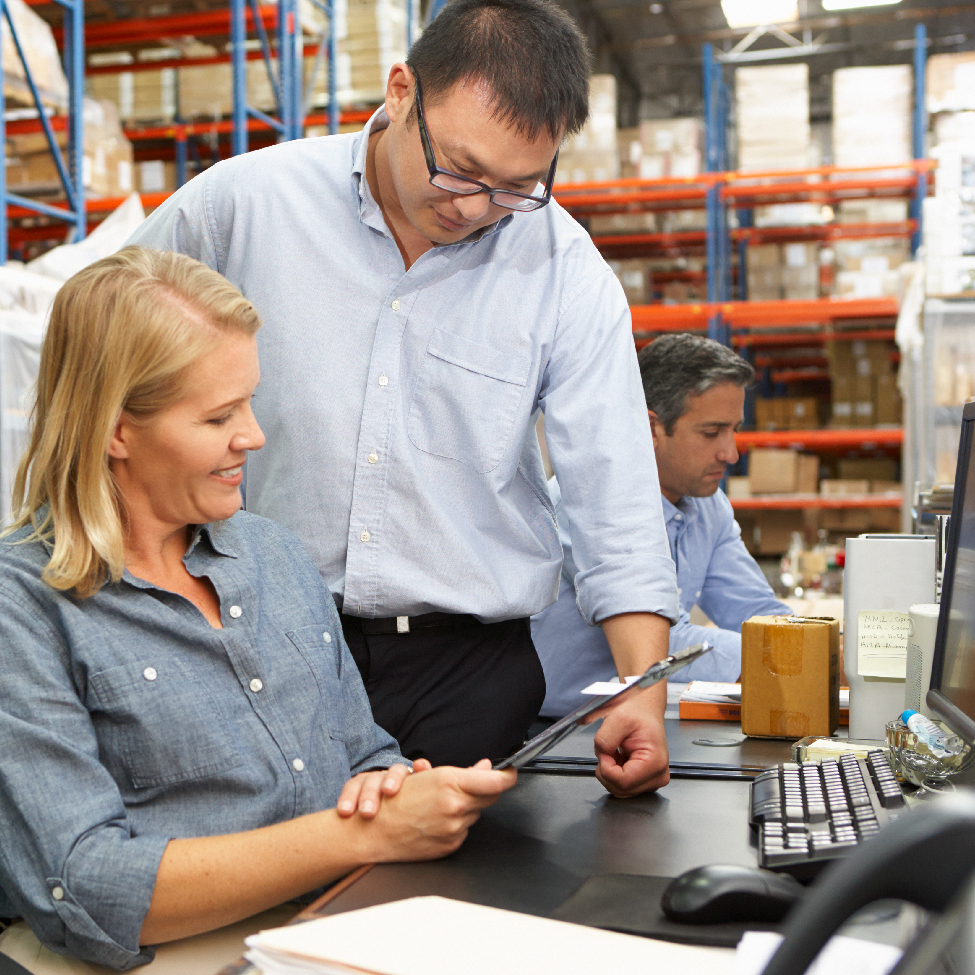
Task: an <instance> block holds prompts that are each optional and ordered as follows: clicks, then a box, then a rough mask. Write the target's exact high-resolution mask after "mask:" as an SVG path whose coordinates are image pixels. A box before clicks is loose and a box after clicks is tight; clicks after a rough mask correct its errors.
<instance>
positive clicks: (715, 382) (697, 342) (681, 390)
mask: <svg viewBox="0 0 975 975" xmlns="http://www.w3.org/2000/svg"><path fill="white" fill-rule="evenodd" d="M639 360H640V376H641V377H642V379H643V395H644V396H645V397H646V400H647V409H648V410H653V412H654V413H656V414H657V419H658V420H659V421H660V423H661V424H662V426H663V428H664V430H665V431H666V433H667V436H668V437H669V436H672V435H673V432H674V424H675V423H676V422H677V421H678V420H679V419H680V418H681V417H682V416H683V415H684V414H685V413H686V412H687V400H688V398H689V397H692V396H700V395H701V394H702V393H706V392H707V391H708V390H709V389H713V388H714V387H715V386H721V385H723V384H724V383H734V384H735V385H736V386H738V387H739V388H741V389H744V388H745V387H746V386H750V385H751V384H752V381H753V380H754V379H755V370H754V369H753V368H752V367H751V365H749V363H747V362H746V361H745V360H744V359H742V357H741V356H740V355H737V354H736V353H734V352H732V351H731V349H729V348H728V347H727V346H725V345H722V344H721V343H720V342H715V341H713V340H712V339H706V338H703V337H702V336H700V335H686V334H681V335H661V336H660V338H659V339H656V340H654V341H653V342H651V343H650V344H649V345H647V346H645V347H644V348H643V349H641V350H640V355H639Z"/></svg>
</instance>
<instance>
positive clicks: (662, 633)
mask: <svg viewBox="0 0 975 975" xmlns="http://www.w3.org/2000/svg"><path fill="white" fill-rule="evenodd" d="M588 83H589V56H588V53H587V50H586V47H585V41H584V39H583V38H582V36H581V34H580V33H579V31H578V29H577V28H576V27H575V25H574V24H573V23H572V21H571V20H570V19H569V18H568V17H567V16H566V14H565V13H564V12H563V11H561V9H560V8H558V7H557V6H555V5H554V4H553V3H551V2H549V0H453V2H451V3H450V4H448V5H447V6H446V7H445V8H444V9H443V11H442V12H441V13H440V14H439V15H438V17H437V18H436V19H435V20H434V21H433V23H432V24H431V25H430V26H429V27H428V28H427V29H426V30H425V31H424V33H423V35H422V36H421V38H420V39H419V40H418V41H417V42H416V44H414V46H413V48H412V50H411V51H410V55H409V58H408V60H407V62H406V63H405V64H397V65H394V67H393V68H392V70H391V72H390V75H389V80H388V84H387V90H386V100H385V104H384V106H383V107H382V108H381V109H380V110H379V111H377V112H376V113H375V115H373V117H372V119H370V121H369V123H368V124H367V125H366V128H365V129H364V130H363V131H362V132H361V133H357V134H352V135H340V136H334V137H327V138H324V139H314V140H303V141H298V142H289V143H284V144H281V145H278V146H275V147H273V148H270V149H266V150H263V151H261V152H256V153H250V154H248V155H244V156H238V157H236V158H234V159H231V160H227V161H225V162H222V163H220V164H219V165H217V166H215V167H213V168H212V169H211V170H208V171H207V172H206V173H204V174H202V175H201V176H199V177H197V178H196V179H194V180H193V181H192V182H190V183H189V184H188V185H187V186H185V187H184V188H183V189H182V190H180V191H179V192H178V193H177V194H175V196H174V197H173V198H172V199H171V200H169V201H168V202H167V203H166V204H165V205H164V206H162V207H160V208H159V209H158V210H157V211H156V212H155V213H154V214H153V215H152V217H150V219H149V220H148V221H147V222H146V224H145V225H144V227H143V228H142V229H140V231H139V232H138V233H137V234H136V235H135V237H134V238H133V242H134V243H141V244H144V245H147V246H152V247H162V248H168V249H174V250H180V251H183V252H184V253H188V254H190V255H192V256H193V257H196V258H198V259H199V260H202V261H204V262H205V263H207V264H209V265H210V266H211V267H214V268H216V269H217V270H218V271H220V272H221V273H223V274H224V275H226V276H227V277H228V278H229V279H230V280H231V281H233V282H234V283H235V284H237V285H238V286H239V287H240V288H241V290H242V291H243V292H244V294H246V295H247V296H248V298H250V299H251V301H253V302H254V304H255V306H256V307H257V309H258V311H259V312H260V314H261V316H262V318H263V320H264V323H265V324H264V328H263V329H262V330H261V332H260V333H259V343H260V354H261V367H262V377H263V381H262V385H261V387H260V390H259V391H258V394H257V397H256V399H255V402H254V410H255V413H256V415H257V417H258V420H259V421H260V423H261V425H262V427H263V428H264V432H265V433H266V435H267V446H266V447H265V449H264V450H263V451H261V453H260V454H259V455H256V456H255V457H253V458H252V459H250V460H249V461H248V465H247V475H246V476H247V481H246V505H247V507H248V509H250V510H253V511H256V512H258V513H260V514H263V515H266V516H268V517H272V518H276V519H277V520H279V521H281V522H283V523H284V524H286V525H288V526H289V527H291V528H292V529H293V530H294V531H295V532H296V533H297V534H298V535H299V536H300V537H301V538H302V539H303V540H304V542H305V544H306V545H307V546H308V548H309V549H310V550H311V552H312V554H313V556H314V557H315V558H316V561H317V563H318V565H319V568H320V570H321V572H322V575H323V576H324V578H325V580H326V582H327V583H328V585H329V587H330V588H331V590H332V592H333V593H334V594H335V597H336V601H337V602H338V603H339V605H340V608H341V610H342V614H343V627H344V631H345V636H346V639H347V640H348V643H349V646H350V648H351V650H352V654H353V657H354V659H355V661H356V663H357V665H358V667H359V669H360V671H361V673H362V676H363V680H364V682H365V686H366V690H367V691H368V693H369V698H370V701H371V703H372V707H373V711H374V714H375V716H376V720H377V722H378V723H379V724H380V725H382V726H383V727H384V728H386V729H387V730H388V731H390V733H392V734H393V735H394V736H395V737H396V738H397V740H398V741H399V743H400V747H401V749H402V751H403V754H404V755H407V756H408V757H417V758H419V757H424V758H428V759H430V760H431V761H433V762H434V763H436V764H442V763H448V762H449V763H454V764H470V763H472V762H474V761H475V760H477V759H479V758H482V757H484V756H488V757H490V758H492V759H496V758H499V757H501V756H503V755H505V754H507V753H509V752H510V751H512V750H513V749H514V748H516V747H517V746H518V745H519V744H520V743H521V741H522V740H523V737H524V735H525V732H526V730H527V729H528V727H529V725H530V724H531V722H532V720H533V719H534V717H535V715H536V714H537V713H538V709H539V707H540V705H541V703H542V699H543V697H544V692H545V686H544V679H543V676H542V671H541V667H540V665H539V661H538V657H537V655H536V653H535V650H534V647H533V645H532V642H531V635H530V629H529V624H528V617H529V616H531V615H532V614H533V613H536V612H538V611H539V610H541V609H543V608H544V607H545V606H546V605H548V604H549V603H551V602H552V601H553V600H554V599H555V597H556V593H557V590H558V580H559V568H560V565H561V561H562V549H561V546H560V543H559V537H558V531H557V528H556V524H555V517H554V511H553V509H552V505H551V502H550V500H549V496H548V492H547V489H546V483H545V476H544V472H543V468H542V462H541V457H540V453H539V448H538V443H537V440H536V437H535V420H536V417H537V415H538V412H539V410H541V411H543V412H544V413H545V417H546V432H547V436H548V443H549V450H550V454H551V457H552V462H553V464H554V466H555V468H556V471H557V472H558V475H559V479H560V482H561V484H562V494H563V502H562V504H563V509H562V510H563V511H564V512H565V518H566V519H567V521H569V522H570V523H571V527H572V535H573V540H574V542H575V548H574V555H575V563H576V565H577V567H578V569H579V574H578V576H577V590H578V594H579V606H580V610H581V611H582V613H583V615H584V616H585V617H586V618H587V619H588V620H589V621H591V622H595V623H599V624H601V625H602V626H603V629H604V631H605V633H606V635H607V639H608V641H609V645H610V647H611V648H612V652H613V656H614V659H615V660H616V662H617V667H618V669H619V672H620V673H621V674H622V675H624V676H625V675H629V674H633V673H638V672H642V671H643V670H645V669H646V667H647V666H649V665H650V664H651V663H653V662H655V661H656V660H659V659H661V658H662V657H663V656H665V655H666V653H667V635H668V631H669V626H670V623H671V621H672V620H675V619H676V617H677V592H676V584H675V577H674V568H673V563H672V562H671V559H670V555H669V552H668V547H667V536H666V532H665V530H664V526H663V519H662V514H661V502H660V494H659V489H658V486H657V476H656V469H655V467H654V463H653V450H652V444H651V439H650V427H649V423H648V420H647V414H646V409H645V407H644V405H643V396H642V392H641V389H640V383H639V373H638V370H637V365H636V356H635V353H634V349H633V340H632V333H631V326H630V316H629V311H628V309H627V306H626V301H625V298H624V296H623V293H622V290H621V288H620V286H619V284H618V283H617V281H616V279H615V278H614V276H613V274H612V273H611V271H610V270H609V268H608V266H607V265H606V264H605V262H604V261H603V260H602V259H601V258H600V257H599V254H598V253H597V252H596V250H595V248H594V247H593V245H592V242H591V241H590V239H589V237H588V236H587V235H586V233H585V232H584V231H583V230H582V228H580V227H579V226H578V225H577V224H576V223H575V222H574V221H573V220H572V219H571V218H570V217H569V216H568V215H567V214H566V213H565V212H564V211H563V210H562V209H561V208H560V207H559V206H558V204H556V203H553V202H551V196H552V182H553V179H554V175H555V167H556V157H557V153H558V148H559V145H560V143H561V141H562V139H563V138H564V137H565V136H566V135H568V134H571V133H573V132H576V131H578V130H579V128H580V127H581V126H582V124H583V123H584V121H585V119H586V117H587V114H588V87H589V84H588ZM529 211H537V212H529ZM621 445H622V446H621ZM236 604H237V605H238V606H239V607H240V609H241V610H242V615H241V616H240V621H241V622H242V623H243V624H244V625H246V623H247V612H248V599H247V594H246V593H243V592H242V593H241V595H240V598H239V599H238V600H237V601H236ZM281 631H282V642H283V643H285V645H291V646H292V647H293V650H294V652H296V653H302V652H303V648H304V647H305V646H306V644H307V643H308V642H309V641H310V642H312V643H314V642H316V641H317V640H319V639H320V638H321V634H319V633H304V632H292V631H291V629H290V627H289V624H288V620H286V619H282V620H281ZM228 638H232V635H231V637H228ZM250 676H252V675H248V676H247V679H250ZM268 678H271V679H267V678H265V677H264V676H263V675H262V680H263V684H264V688H265V691H267V692H270V693H272V694H273V675H268ZM242 679H244V678H243V677H242ZM309 679H321V678H320V676H319V675H313V674H311V672H310V673H309ZM663 694H664V692H663V688H662V687H658V688H652V689H650V690H649V691H647V692H645V693H644V694H643V695H642V696H640V697H638V698H635V699H634V701H633V702H632V703H628V704H626V705H625V706H623V707H620V708H618V709H617V710H616V711H615V712H614V713H613V714H612V715H611V716H610V717H608V718H607V719H606V720H605V721H604V722H603V726H602V728H601V729H600V731H599V734H598V735H597V739H596V741H597V749H598V751H599V754H600V756H601V763H600V768H599V772H598V775H599V777H600V779H601V781H602V782H603V783H604V784H605V785H606V787H607V788H608V789H610V790H611V791H612V792H614V793H615V794H617V795H631V794H634V793H636V792H640V791H643V790H645V789H647V788H655V787H657V786H659V785H663V784H664V783H665V782H666V781H667V777H668V773H667V750H666V742H665V739H664V733H663V706H664V697H663ZM280 704H281V706H282V707H287V701H282V702H280ZM329 733H332V734H336V735H340V734H341V729H332V728H331V727H330V728H329Z"/></svg>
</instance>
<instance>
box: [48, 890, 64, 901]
mask: <svg viewBox="0 0 975 975" xmlns="http://www.w3.org/2000/svg"><path fill="white" fill-rule="evenodd" d="M51 896H52V897H53V898H54V899H55V900H56V901H61V900H64V888H63V887H55V888H54V889H53V890H52V891H51Z"/></svg>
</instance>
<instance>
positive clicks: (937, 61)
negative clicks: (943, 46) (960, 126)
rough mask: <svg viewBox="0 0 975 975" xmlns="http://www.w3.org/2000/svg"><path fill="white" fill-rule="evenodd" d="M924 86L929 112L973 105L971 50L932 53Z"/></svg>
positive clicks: (974, 64) (974, 82)
mask: <svg viewBox="0 0 975 975" xmlns="http://www.w3.org/2000/svg"><path fill="white" fill-rule="evenodd" d="M926 87H927V90H926V93H925V100H926V101H927V107H928V111H929V112H931V113H934V112H959V111H964V110H966V109H973V108H975V51H963V52H960V53H958V54H932V55H931V57H929V58H928V68H927V86H926Z"/></svg>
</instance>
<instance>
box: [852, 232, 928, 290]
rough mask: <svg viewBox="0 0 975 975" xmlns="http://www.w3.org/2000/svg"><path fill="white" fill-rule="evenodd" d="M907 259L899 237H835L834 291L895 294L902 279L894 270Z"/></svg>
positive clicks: (905, 246) (907, 250)
mask: <svg viewBox="0 0 975 975" xmlns="http://www.w3.org/2000/svg"><path fill="white" fill-rule="evenodd" d="M910 259H911V247H910V242H909V241H908V240H907V239H906V238H903V237H878V238H875V239H872V240H838V241H836V243H835V244H834V246H833V262H834V266H835V279H836V294H837V295H839V296H841V297H849V298H880V297H884V296H892V297H899V296H900V293H901V290H902V288H903V283H904V279H903V277H902V275H901V273H900V272H899V271H898V269H899V268H900V267H901V265H902V264H905V263H907V262H908V261H910Z"/></svg>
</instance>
